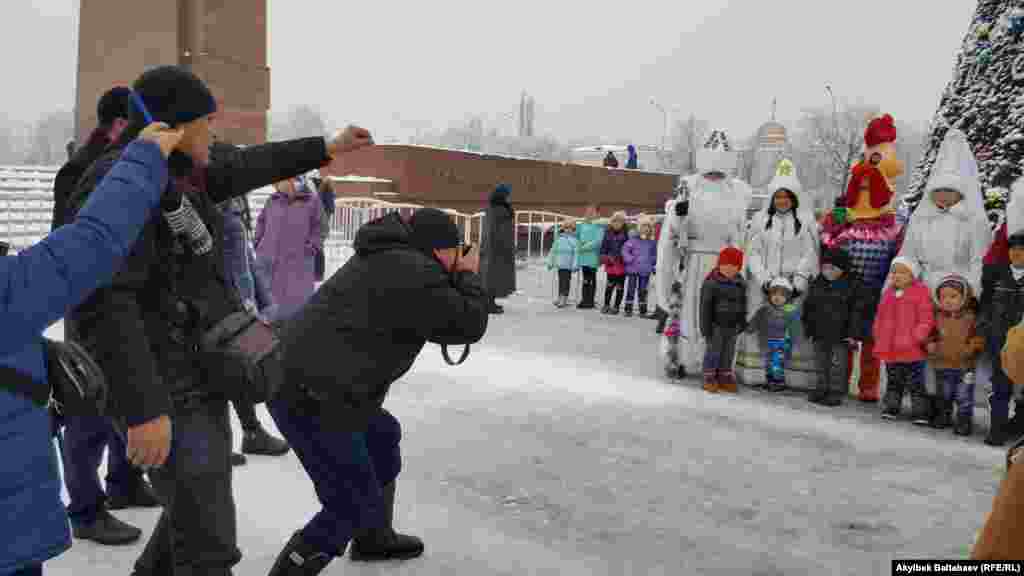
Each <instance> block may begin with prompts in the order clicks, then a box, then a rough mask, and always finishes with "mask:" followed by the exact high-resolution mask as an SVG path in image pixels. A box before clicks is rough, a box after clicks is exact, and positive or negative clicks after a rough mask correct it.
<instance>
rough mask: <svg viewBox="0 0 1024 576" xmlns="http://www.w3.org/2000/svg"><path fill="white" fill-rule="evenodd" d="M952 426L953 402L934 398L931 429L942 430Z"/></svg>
mask: <svg viewBox="0 0 1024 576" xmlns="http://www.w3.org/2000/svg"><path fill="white" fill-rule="evenodd" d="M952 425H953V402H952V401H951V400H950V401H947V400H942V399H939V398H936V399H935V401H934V402H933V403H932V428H936V429H938V430H944V429H946V428H949V427H950V426H952Z"/></svg>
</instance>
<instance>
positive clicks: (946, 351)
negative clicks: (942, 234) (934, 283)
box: [926, 274, 985, 436]
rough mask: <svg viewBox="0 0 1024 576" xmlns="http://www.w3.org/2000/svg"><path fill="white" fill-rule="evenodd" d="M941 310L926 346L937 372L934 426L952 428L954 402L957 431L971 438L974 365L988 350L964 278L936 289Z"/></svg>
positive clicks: (949, 280)
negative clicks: (954, 404) (984, 350)
mask: <svg viewBox="0 0 1024 576" xmlns="http://www.w3.org/2000/svg"><path fill="white" fill-rule="evenodd" d="M935 297H936V301H937V302H938V309H937V310H936V313H935V331H934V332H933V333H932V337H931V338H930V339H929V342H928V344H927V346H926V348H927V350H928V357H929V362H930V363H931V365H932V369H934V370H935V384H936V386H935V388H936V390H935V397H936V404H937V406H934V407H933V408H934V410H933V413H932V427H934V428H948V427H949V426H950V425H952V419H953V401H954V400H955V401H956V404H957V419H956V429H955V432H956V434H957V435H959V436H970V434H971V428H972V426H971V423H972V420H973V418H974V374H973V370H974V364H975V362H976V361H977V358H978V355H979V354H981V352H982V350H983V349H984V347H985V340H984V339H983V338H981V337H980V336H978V335H977V328H976V318H975V314H974V310H973V308H974V306H973V302H972V300H973V297H972V294H971V287H970V285H969V284H968V283H967V280H966V279H965V278H964V277H963V276H958V275H955V274H951V275H949V276H946V277H945V278H943V279H942V281H941V282H940V283H939V286H938V288H936V290H935Z"/></svg>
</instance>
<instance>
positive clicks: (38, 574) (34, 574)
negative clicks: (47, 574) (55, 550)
mask: <svg viewBox="0 0 1024 576" xmlns="http://www.w3.org/2000/svg"><path fill="white" fill-rule="evenodd" d="M11 576H43V565H42V564H35V565H33V566H29V567H28V568H22V569H21V570H18V571H17V572H15V573H13V574H11Z"/></svg>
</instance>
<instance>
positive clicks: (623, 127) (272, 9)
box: [0, 0, 976, 143]
mask: <svg viewBox="0 0 1024 576" xmlns="http://www.w3.org/2000/svg"><path fill="white" fill-rule="evenodd" d="M91 1H110V2H115V1H121V0H91ZM232 1H237V2H241V1H250V0H232ZM78 2H79V0H4V2H3V4H4V8H3V18H2V19H0V64H2V65H0V70H2V72H3V77H4V78H5V83H4V89H3V91H2V95H0V98H2V102H3V105H2V106H0V113H4V114H7V115H8V116H11V117H13V118H18V119H23V120H30V119H33V118H34V117H36V116H38V115H39V114H41V113H43V112H45V111H47V110H51V109H54V108H61V107H63V108H69V109H70V108H71V106H72V102H73V96H74V94H73V92H74V70H75V58H76V53H77V51H76V42H77V30H76V27H77V6H78ZM975 4H976V1H975V0H941V1H936V0H860V1H859V2H850V1H848V0H844V1H840V0H775V1H766V0H632V1H630V2H627V1H626V0H619V1H617V2H606V1H601V0H591V1H586V2H584V1H577V0H516V1H514V2H513V1H507V2H504V1H503V2H497V1H492V0H475V1H464V0H435V1H423V0H404V1H401V2H396V1H386V0H374V1H370V0H365V1H362V2H352V1H348V2H345V1H338V0H287V1H285V0H268V5H269V19H270V30H269V36H270V38H269V48H270V67H271V87H272V100H273V105H274V110H275V111H277V110H287V108H288V107H289V106H291V105H295V104H302V103H308V104H313V105H317V106H319V107H320V108H321V110H322V111H323V112H324V114H325V115H326V116H327V117H328V119H329V123H330V124H333V125H342V124H344V123H347V122H359V123H361V124H363V125H365V126H367V127H368V128H370V129H372V130H373V131H374V132H375V133H377V134H378V135H379V136H380V137H400V138H402V137H405V136H408V135H410V134H412V133H414V132H415V131H416V129H417V128H427V127H434V128H444V127H446V126H448V125H450V124H453V123H456V122H460V121H464V120H467V119H468V118H469V117H470V116H471V115H474V114H479V115H483V116H484V117H485V119H487V120H488V121H489V123H492V124H497V126H498V127H499V128H500V129H502V130H503V131H505V132H511V131H513V130H514V128H515V126H516V124H515V120H513V119H502V118H501V117H502V115H507V114H509V113H514V112H516V111H517V110H518V105H519V94H520V92H521V91H522V90H524V89H525V90H527V91H528V92H529V93H530V94H532V95H533V96H534V97H535V98H536V100H537V114H536V116H537V119H536V121H537V131H538V133H541V134H545V133H550V134H553V135H556V136H559V137H561V138H577V137H592V138H594V139H595V142H594V143H599V142H597V141H598V140H601V139H602V138H607V139H611V138H618V137H627V138H632V139H634V141H636V142H639V143H658V142H659V141H660V139H661V135H662V126H663V116H662V113H661V112H660V111H659V110H658V109H657V108H655V107H654V106H652V105H651V104H650V99H651V97H654V98H656V99H658V100H659V101H660V102H661V103H663V104H664V105H666V107H669V108H671V107H678V108H679V110H680V111H681V112H679V114H688V113H690V112H692V113H694V114H696V115H697V116H698V117H701V118H704V119H706V120H708V121H709V122H710V123H711V125H712V127H713V128H722V129H725V130H726V131H728V133H729V134H730V136H731V137H732V139H733V140H739V139H740V138H742V137H745V136H748V135H750V134H751V133H752V132H753V131H754V130H755V129H756V128H757V126H758V125H759V124H760V123H761V122H763V121H764V120H766V119H768V117H769V115H770V113H771V102H772V98H778V118H779V120H781V121H783V122H790V121H793V120H795V119H796V118H797V117H798V115H799V112H800V108H801V107H804V106H807V105H827V106H831V101H830V99H829V96H828V94H827V93H826V91H825V84H826V83H831V84H832V86H833V90H834V92H835V94H836V96H837V97H838V99H839V101H840V106H841V105H842V103H843V102H844V101H848V102H851V103H856V102H858V101H861V102H864V103H869V104H879V105H880V106H881V107H882V108H883V109H884V110H885V111H888V112H891V113H892V114H893V115H894V116H896V117H897V118H898V119H904V120H909V121H915V120H917V121H924V120H928V119H929V118H930V117H931V115H932V113H933V112H934V110H935V107H936V105H937V103H938V97H939V95H940V93H941V91H942V89H943V87H944V86H945V85H946V83H947V82H948V81H949V79H950V77H951V75H952V67H953V62H954V57H955V54H956V51H957V49H958V48H959V46H960V43H961V41H962V38H963V35H964V33H965V32H966V30H967V27H968V25H969V24H970V18H971V15H972V13H973V10H974V7H975ZM126 32H127V31H126ZM506 118H507V117H506Z"/></svg>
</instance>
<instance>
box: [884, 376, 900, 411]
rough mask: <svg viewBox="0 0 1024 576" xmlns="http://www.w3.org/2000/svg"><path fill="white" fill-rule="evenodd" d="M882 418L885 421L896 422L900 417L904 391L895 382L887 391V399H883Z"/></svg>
mask: <svg viewBox="0 0 1024 576" xmlns="http://www.w3.org/2000/svg"><path fill="white" fill-rule="evenodd" d="M882 404H883V405H884V407H883V408H882V418H883V419H884V420H895V419H897V418H899V416H900V408H901V405H902V404H903V389H902V388H900V387H898V386H897V385H896V383H895V382H892V383H890V385H889V388H888V389H887V390H886V391H885V397H884V398H883V399H882Z"/></svg>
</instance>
